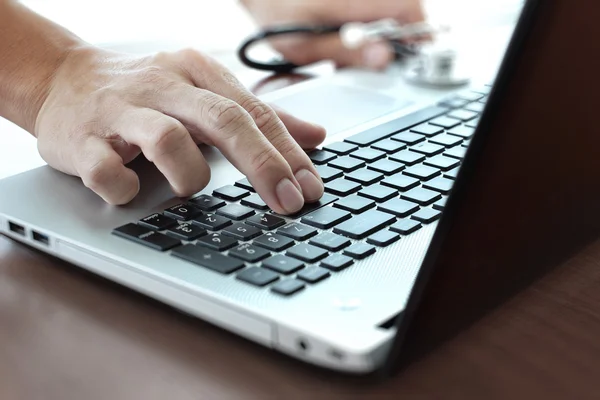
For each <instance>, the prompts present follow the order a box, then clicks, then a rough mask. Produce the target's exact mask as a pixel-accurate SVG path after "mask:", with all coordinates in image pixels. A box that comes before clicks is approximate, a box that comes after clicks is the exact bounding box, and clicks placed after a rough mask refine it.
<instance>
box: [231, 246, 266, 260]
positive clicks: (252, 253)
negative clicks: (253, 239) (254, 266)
mask: <svg viewBox="0 0 600 400" xmlns="http://www.w3.org/2000/svg"><path fill="white" fill-rule="evenodd" d="M229 255H230V256H232V257H235V258H239V259H240V260H243V261H246V262H249V263H257V262H260V261H262V260H264V259H265V258H268V257H270V256H271V253H269V252H268V251H267V250H265V249H262V248H260V247H258V246H254V245H252V244H249V243H244V244H242V245H240V246H238V247H236V248H234V249H231V250H229Z"/></svg>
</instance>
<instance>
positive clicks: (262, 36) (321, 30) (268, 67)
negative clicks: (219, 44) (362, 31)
mask: <svg viewBox="0 0 600 400" xmlns="http://www.w3.org/2000/svg"><path fill="white" fill-rule="evenodd" d="M341 28H342V27H341V26H312V27H311V26H282V27H276V28H268V29H265V30H263V31H261V32H259V33H258V34H256V35H254V36H251V37H249V38H248V39H246V40H245V41H244V42H243V43H242V45H241V46H240V48H239V49H238V57H239V59H240V61H241V62H242V63H244V64H245V65H246V66H247V67H250V68H253V69H256V70H259V71H269V72H275V73H290V72H292V71H293V70H295V69H297V68H300V67H302V66H301V65H297V64H294V63H292V62H289V61H285V60H284V61H281V62H276V61H273V62H269V63H264V62H259V61H255V60H252V59H251V58H250V57H249V56H248V53H249V50H250V47H252V46H253V45H255V44H256V43H258V42H261V41H263V40H268V39H269V38H272V37H275V36H283V35H291V34H294V35H295V34H305V35H325V34H331V33H338V32H339V31H340V29H341Z"/></svg>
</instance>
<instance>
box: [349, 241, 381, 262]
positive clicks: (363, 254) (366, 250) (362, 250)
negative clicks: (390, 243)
mask: <svg viewBox="0 0 600 400" xmlns="http://www.w3.org/2000/svg"><path fill="white" fill-rule="evenodd" d="M376 251H377V249H376V248H375V246H373V245H370V244H367V243H355V244H353V245H352V246H350V247H348V248H347V249H346V250H344V254H345V255H347V256H350V257H352V258H354V259H357V260H363V259H365V258H367V257H369V256H370V255H373V254H375V252H376Z"/></svg>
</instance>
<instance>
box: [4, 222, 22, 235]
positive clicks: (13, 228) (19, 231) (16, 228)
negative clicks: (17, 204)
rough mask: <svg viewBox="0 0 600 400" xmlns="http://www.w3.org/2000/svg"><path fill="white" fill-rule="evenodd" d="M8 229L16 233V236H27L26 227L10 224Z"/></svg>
mask: <svg viewBox="0 0 600 400" xmlns="http://www.w3.org/2000/svg"><path fill="white" fill-rule="evenodd" d="M8 229H9V230H10V231H11V232H14V233H16V234H19V235H21V236H25V227H24V226H21V225H18V224H15V223H14V222H9V223H8Z"/></svg>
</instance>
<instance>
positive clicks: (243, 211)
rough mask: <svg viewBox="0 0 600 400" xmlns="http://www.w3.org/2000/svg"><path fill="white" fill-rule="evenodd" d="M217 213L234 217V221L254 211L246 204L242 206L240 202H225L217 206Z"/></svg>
mask: <svg viewBox="0 0 600 400" xmlns="http://www.w3.org/2000/svg"><path fill="white" fill-rule="evenodd" d="M217 214H220V215H222V216H224V217H227V218H230V219H235V220H236V221H240V220H242V219H246V218H248V217H251V216H253V215H254V214H255V211H254V210H253V209H251V208H248V207H246V206H242V205H240V204H227V205H226V206H225V207H223V208H219V209H218V210H217Z"/></svg>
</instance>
